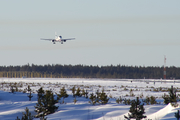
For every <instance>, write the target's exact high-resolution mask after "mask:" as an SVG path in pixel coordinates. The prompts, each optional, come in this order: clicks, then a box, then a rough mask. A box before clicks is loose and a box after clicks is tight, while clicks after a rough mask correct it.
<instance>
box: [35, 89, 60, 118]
mask: <svg viewBox="0 0 180 120" xmlns="http://www.w3.org/2000/svg"><path fill="white" fill-rule="evenodd" d="M39 90H40V89H39ZM42 91H43V90H42ZM57 102H58V100H55V99H54V95H53V93H52V91H50V90H47V91H46V93H45V94H44V96H41V97H38V103H36V106H35V112H37V115H36V116H35V117H41V118H42V117H43V116H46V115H48V114H51V113H54V112H55V111H56V110H57V109H58V107H57V106H55V104H56V103H57Z"/></svg>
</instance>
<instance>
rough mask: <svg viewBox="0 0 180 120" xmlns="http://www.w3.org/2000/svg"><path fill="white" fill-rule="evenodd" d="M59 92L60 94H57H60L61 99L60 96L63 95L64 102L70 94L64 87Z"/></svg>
mask: <svg viewBox="0 0 180 120" xmlns="http://www.w3.org/2000/svg"><path fill="white" fill-rule="evenodd" d="M59 93H60V94H58V95H57V96H58V100H60V98H61V97H63V102H62V103H64V99H65V98H67V97H68V96H69V95H68V94H67V93H66V90H65V88H64V87H63V88H62V89H61V90H60V92H59Z"/></svg>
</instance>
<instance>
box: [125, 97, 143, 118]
mask: <svg viewBox="0 0 180 120" xmlns="http://www.w3.org/2000/svg"><path fill="white" fill-rule="evenodd" d="M144 111H145V109H144V104H142V105H141V101H140V100H139V98H138V97H137V99H136V100H132V101H131V107H130V110H129V112H130V114H129V113H128V116H125V115H124V118H126V119H128V120H129V119H131V118H135V119H136V120H141V119H143V118H146V116H145V115H143V114H145V112H144Z"/></svg>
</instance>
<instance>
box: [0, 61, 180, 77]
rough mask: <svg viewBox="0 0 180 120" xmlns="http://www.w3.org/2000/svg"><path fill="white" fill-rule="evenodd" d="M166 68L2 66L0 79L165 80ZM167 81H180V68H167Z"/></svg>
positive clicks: (0, 67) (57, 65)
mask: <svg viewBox="0 0 180 120" xmlns="http://www.w3.org/2000/svg"><path fill="white" fill-rule="evenodd" d="M163 70H164V67H163V66H162V67H141V66H125V65H116V66H114V65H110V66H92V65H90V66H88V65H60V64H56V65H49V64H48V65H34V64H32V65H29V64H27V65H22V66H0V77H8V78H21V77H28V78H37V77H38V78H118V79H144V78H146V79H160V78H162V79H163ZM166 71H167V72H166V74H167V75H166V76H167V77H166V78H167V79H173V78H175V79H180V68H179V67H174V66H172V67H166Z"/></svg>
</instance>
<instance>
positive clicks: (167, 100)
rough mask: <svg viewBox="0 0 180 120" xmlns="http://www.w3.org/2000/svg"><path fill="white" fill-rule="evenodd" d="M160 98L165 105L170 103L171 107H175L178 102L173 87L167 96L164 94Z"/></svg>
mask: <svg viewBox="0 0 180 120" xmlns="http://www.w3.org/2000/svg"><path fill="white" fill-rule="evenodd" d="M162 98H163V99H164V103H165V104H168V103H171V104H172V105H173V106H176V105H177V101H178V96H177V95H176V89H174V88H173V86H171V88H170V89H169V95H166V94H164V96H162Z"/></svg>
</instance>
